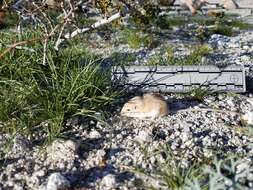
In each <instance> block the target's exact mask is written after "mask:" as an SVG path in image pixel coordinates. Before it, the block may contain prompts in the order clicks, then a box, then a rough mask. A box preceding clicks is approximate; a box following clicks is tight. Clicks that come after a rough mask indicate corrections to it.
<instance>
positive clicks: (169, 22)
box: [156, 16, 188, 29]
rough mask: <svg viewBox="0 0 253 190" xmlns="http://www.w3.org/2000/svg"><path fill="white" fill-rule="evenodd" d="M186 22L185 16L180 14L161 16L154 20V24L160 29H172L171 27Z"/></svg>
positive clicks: (182, 24)
mask: <svg viewBox="0 0 253 190" xmlns="http://www.w3.org/2000/svg"><path fill="white" fill-rule="evenodd" d="M187 23H188V21H187V18H186V17H182V16H173V17H171V16H161V17H159V18H158V19H157V21H156V25H157V26H158V27H159V28H161V29H172V27H175V26H184V25H186V24H187Z"/></svg>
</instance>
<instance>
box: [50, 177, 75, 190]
mask: <svg viewBox="0 0 253 190" xmlns="http://www.w3.org/2000/svg"><path fill="white" fill-rule="evenodd" d="M69 188H70V183H69V181H68V180H67V179H66V178H65V177H64V176H62V175H61V174H60V173H53V174H51V175H50V176H49V178H48V181H47V184H46V190H67V189H69Z"/></svg>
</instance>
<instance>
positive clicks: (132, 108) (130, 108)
mask: <svg viewBox="0 0 253 190" xmlns="http://www.w3.org/2000/svg"><path fill="white" fill-rule="evenodd" d="M142 107H143V98H142V97H140V96H136V97H134V98H132V99H130V100H129V101H128V102H127V103H125V104H124V106H123V108H122V109H121V112H120V115H122V116H127V117H133V116H134V115H135V114H139V113H140V112H141V109H142Z"/></svg>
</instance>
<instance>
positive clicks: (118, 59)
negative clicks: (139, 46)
mask: <svg viewBox="0 0 253 190" xmlns="http://www.w3.org/2000/svg"><path fill="white" fill-rule="evenodd" d="M110 59H111V60H112V63H113V64H114V65H125V66H126V65H130V64H131V63H133V62H134V61H135V60H136V59H137V57H136V55H135V54H127V53H126V54H123V53H119V52H114V53H112V54H111V56H110Z"/></svg>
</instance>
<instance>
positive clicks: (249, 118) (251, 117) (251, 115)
mask: <svg viewBox="0 0 253 190" xmlns="http://www.w3.org/2000/svg"><path fill="white" fill-rule="evenodd" d="M242 120H243V121H244V122H246V124H247V125H253V112H252V111H247V112H246V113H245V114H243V115H242Z"/></svg>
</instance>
